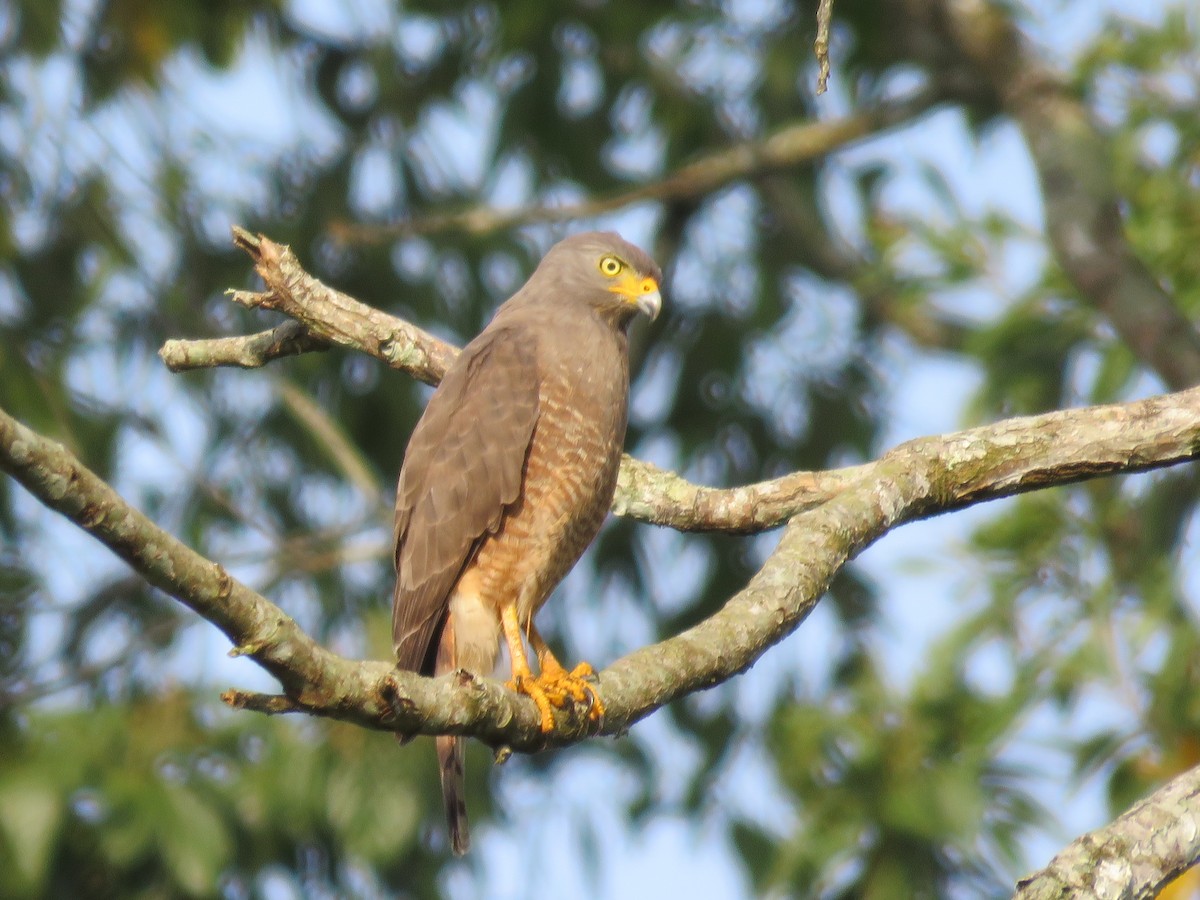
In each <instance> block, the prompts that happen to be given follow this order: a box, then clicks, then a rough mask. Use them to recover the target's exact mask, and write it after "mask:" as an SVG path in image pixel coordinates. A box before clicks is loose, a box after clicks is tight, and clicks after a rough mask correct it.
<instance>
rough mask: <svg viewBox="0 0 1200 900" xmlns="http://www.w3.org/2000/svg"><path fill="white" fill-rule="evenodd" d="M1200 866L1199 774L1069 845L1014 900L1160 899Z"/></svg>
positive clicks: (1192, 773) (1025, 882) (1027, 880)
mask: <svg viewBox="0 0 1200 900" xmlns="http://www.w3.org/2000/svg"><path fill="white" fill-rule="evenodd" d="M1198 861H1200V768H1195V769H1191V770H1190V771H1187V772H1184V773H1183V774H1182V775H1179V776H1177V777H1176V778H1174V779H1173V780H1171V781H1169V782H1167V784H1166V785H1164V786H1163V787H1161V788H1159V789H1158V790H1157V791H1155V792H1154V793H1153V794H1151V795H1150V796H1149V797H1147V798H1146V799H1145V800H1140V801H1138V802H1137V803H1135V804H1134V805H1133V806H1132V807H1131V808H1130V809H1129V810H1127V811H1126V812H1125V813H1123V814H1122V815H1121V816H1119V817H1118V818H1117V819H1116V820H1114V821H1113V822H1110V823H1109V824H1108V825H1105V826H1104V827H1103V828H1099V829H1097V830H1096V831H1092V832H1089V833H1088V834H1085V835H1084V836H1083V837H1081V838H1079V839H1078V840H1076V841H1073V842H1072V843H1071V844H1069V845H1068V846H1067V847H1066V849H1064V850H1063V851H1062V852H1061V853H1059V854H1058V855H1057V856H1056V857H1054V859H1052V860H1051V861H1050V864H1049V865H1048V866H1046V868H1044V869H1042V870H1041V871H1040V872H1035V873H1034V874H1032V875H1030V876H1028V877H1026V878H1023V879H1021V881H1020V883H1018V885H1017V892H1016V894H1015V895H1014V897H1015V898H1016V900H1073V898H1076V897H1093V898H1096V900H1141V898H1146V900H1149V898H1151V897H1157V896H1158V895H1159V892H1160V891H1161V890H1162V888H1163V887H1164V886H1166V884H1167V883H1168V882H1170V881H1171V880H1172V879H1174V878H1176V877H1177V876H1179V875H1180V874H1182V873H1183V872H1184V871H1186V870H1187V869H1189V868H1191V867H1192V866H1194V865H1195V864H1196V863H1197V862H1198Z"/></svg>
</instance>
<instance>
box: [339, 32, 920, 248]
mask: <svg viewBox="0 0 1200 900" xmlns="http://www.w3.org/2000/svg"><path fill="white" fill-rule="evenodd" d="M819 52H820V46H819V45H818V53H819ZM825 65H826V66H827V65H828V60H827V59H826V61H825ZM935 99H936V98H935V97H934V96H933V95H932V94H927V93H922V94H919V95H918V96H915V97H913V98H910V99H906V100H901V101H896V102H893V103H887V104H883V105H881V106H879V107H877V108H875V109H871V110H867V111H865V112H860V113H855V114H854V115H850V116H846V117H844V118H841V119H832V120H830V121H824V122H813V121H808V120H805V121H803V122H796V123H794V124H791V125H785V126H783V127H782V128H780V129H778V130H777V131H775V132H774V133H772V134H770V135H768V136H767V137H765V138H763V139H762V140H760V141H754V142H750V143H745V144H739V145H738V146H736V147H730V148H727V149H724V150H718V151H716V152H714V153H710V154H707V155H706V156H702V157H700V158H699V159H697V160H695V161H693V162H691V163H689V164H687V165H685V166H682V167H681V168H679V169H677V170H675V171H674V172H672V173H671V174H669V175H667V176H666V177H664V178H662V179H660V180H658V181H653V182H650V183H648V184H643V185H639V186H638V187H636V188H633V189H632V190H628V191H622V192H621V193H618V194H613V195H612V196H609V197H599V198H596V199H594V200H587V201H585V202H582V203H573V204H570V205H568V206H530V207H521V208H518V209H509V210H503V209H496V208H494V207H491V206H476V207H472V208H471V209H466V210H462V211H461V212H454V213H446V214H442V215H431V216H424V217H422V218H420V219H410V220H409V221H406V222H396V223H394V224H390V225H369V224H360V223H356V222H345V221H339V222H335V223H333V224H332V225H331V227H330V232H331V234H332V235H333V237H334V238H335V239H337V240H340V241H344V242H347V243H370V244H378V243H383V242H386V241H394V240H395V239H396V238H399V237H407V236H410V235H420V234H434V233H440V232H465V233H467V234H476V235H478V234H491V233H494V232H497V231H504V230H506V229H509V228H516V227H518V226H521V225H530V224H533V223H535V222H569V221H572V220H575V219H588V218H593V217H595V216H599V215H603V214H604V213H609V212H613V211H615V210H618V209H623V208H625V207H626V206H630V205H632V204H634V203H640V202H644V201H647V200H655V201H672V200H686V199H690V198H697V197H702V196H704V195H705V194H709V193H711V192H713V191H715V190H717V189H719V188H721V187H724V186H725V185H727V184H730V183H732V182H734V181H738V180H740V179H743V178H749V177H752V176H755V175H760V174H762V173H764V172H773V171H778V170H780V169H786V168H790V167H792V166H797V165H801V164H802V163H806V162H810V161H812V160H814V159H818V158H820V157H822V156H826V155H828V154H829V153H832V152H833V151H834V150H837V149H839V148H841V147H844V146H846V145H847V144H850V143H853V142H854V141H857V140H859V139H861V138H864V137H868V136H870V135H873V134H876V133H878V132H880V131H883V130H884V129H887V128H890V127H892V126H894V125H898V124H900V123H902V122H906V121H908V120H910V119H913V118H915V117H916V116H918V115H920V114H921V113H923V112H925V111H926V110H927V109H929V107H930V106H931V105H932V104H933V102H934V101H935Z"/></svg>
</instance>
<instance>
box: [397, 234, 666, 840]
mask: <svg viewBox="0 0 1200 900" xmlns="http://www.w3.org/2000/svg"><path fill="white" fill-rule="evenodd" d="M661 279H662V273H661V272H660V271H659V268H658V266H657V265H655V263H654V261H653V260H652V259H650V257H649V256H647V255H646V254H645V253H644V252H643V251H641V250H639V249H638V248H637V247H635V246H633V245H632V244H629V243H627V242H626V241H624V240H622V239H621V238H620V237H618V236H617V235H615V234H611V233H607V232H603V233H602V232H590V233H587V234H577V235H574V236H573V237H569V238H567V239H566V240H563V241H561V242H560V243H558V244H556V245H555V246H553V247H552V248H551V249H550V251H549V252H548V253H547V254H546V256H545V257H544V258H543V259H542V261H541V263H540V264H539V265H538V267H537V269H536V270H535V271H534V273H533V275H532V276H531V277H530V278H529V280H528V281H527V282H526V283H525V285H524V286H523V287H522V288H521V289H520V290H519V291H517V293H516V294H514V295H513V296H512V297H511V298H509V299H508V300H507V301H506V302H505V303H504V304H502V305H501V306H500V308H499V309H498V310H497V311H496V314H495V316H494V317H493V318H492V321H491V322H490V323H489V324H488V326H487V327H486V328H485V329H484V330H483V331H482V332H481V333H480V334H479V336H478V337H476V338H475V339H474V340H473V341H471V343H469V344H468V345H467V346H466V347H465V348H464V349H463V351H462V353H461V354H460V355H459V356H458V358H457V359H456V360H455V361H454V363H453V364H452V365H451V366H450V368H449V369H448V370H447V371H446V375H445V377H444V378H443V379H442V382H441V384H440V385H439V386H438V388H437V390H436V391H434V394H433V396H432V398H430V401H429V405H428V406H427V407H426V409H425V412H424V414H423V415H422V416H421V419H420V421H418V422H417V427H416V428H415V429H414V431H413V434H412V438H411V440H410V441H409V443H408V449H407V450H406V451H405V454H404V464H403V466H402V467H401V469H400V482H399V485H398V486H397V488H396V530H395V540H396V592H395V596H394V600H393V606H392V637H393V640H394V642H395V650H396V659H397V665H398V666H399V668H401V669H409V670H412V671H416V672H420V673H422V674H424V675H442V674H445V673H447V672H451V671H454V670H455V669H458V668H462V669H467V670H469V671H471V672H474V673H477V674H480V675H488V674H491V672H492V671H493V670H494V668H495V666H496V656H497V653H498V651H499V647H500V637H501V635H503V637H504V640H505V643H506V644H507V646H508V654H509V659H510V661H511V663H512V680H511V681H510V682H509V683H508V686H509V687H510V688H512V689H513V690H516V691H519V692H521V693H524V694H528V695H529V696H530V697H531V698H532V699H533V700H534V702H535V703H536V704H537V706H538V710H539V711H540V713H541V717H542V730H543V731H549V730H551V729H552V728H553V727H554V713H553V707H555V706H558V707H563V706H565V705H566V704H567V703H568V701H577V702H584V703H587V704H588V707H589V715H590V716H591V717H592V718H593V719H597V720H598V719H599V718H600V716H601V715H602V714H603V710H604V707H603V704H602V703H601V701H600V698H599V696H598V695H597V693H596V689H595V688H594V687H593V686H592V685H591V684H590V683H589V682H588V681H586V680H585V679H586V678H587V676H589V675H591V674H592V668H591V666H589V665H588V664H587V663H580V664H579V666H577V667H576V668H575V669H574V670H573V671H571V672H568V671H567V670H565V669H564V668H563V667H562V665H560V664H559V662H558V661H557V660H556V659H555V658H554V656H553V654H552V653H551V652H550V648H549V647H548V646H546V642H545V641H544V640H543V639H542V636H541V635H540V634H539V633H538V630H537V628H536V627H535V626H534V624H533V617H534V614H535V613H536V612H537V611H538V609H539V608H540V607H541V606H542V604H543V603H544V602H545V601H546V598H547V597H548V596H549V595H550V592H551V591H552V590H554V588H555V586H556V585H557V584H558V583H559V582H560V581H561V580H562V578H563V576H565V575H566V574H567V572H568V571H569V570H570V568H571V567H572V566H573V565H574V564H575V563H576V561H577V560H578V559H579V557H580V555H581V554H582V553H583V551H584V548H586V547H587V545H588V544H589V543H591V541H592V539H593V538H594V537H595V536H596V532H597V531H598V530H599V529H600V524H601V522H603V520H604V516H605V514H606V513H607V512H608V508H609V505H610V504H611V502H612V497H613V491H614V489H615V487H616V480H617V468H618V466H619V465H620V461H621V447H622V444H623V443H624V440H625V420H626V408H627V405H628V399H629V352H628V342H627V338H626V333H627V330H628V327H629V323H630V321H631V320H632V319H633V317H634V316H635V315H636V314H637V313H638V312H639V311H641V312H644V313H646V314H647V315H648V316H650V318H652V319H653V318H654V317H655V316H657V315H658V312H659V309H660V307H661V304H662V297H661V295H660V294H659V282H660V281H661ZM522 634H524V635H526V636H527V637H528V639H529V643H530V646H531V647H532V648H533V651H534V653H536V654H537V659H538V665H539V670H540V673H539V674H538V675H537V676H536V677H535V676H534V675H533V673H532V671H531V670H530V668H529V661H528V657H527V655H526V652H525V647H524V644H523V642H522ZM436 743H437V753H438V762H439V765H440V767H441V778H442V794H443V797H444V799H445V803H446V816H447V820H448V823H449V827H450V845H451V848H452V849H453V850H454V852H455V853H456V854H462V853H465V852H466V851H467V848H468V847H469V846H470V838H469V836H468V833H467V814H466V806H465V804H464V801H463V739H462V738H460V737H450V736H443V737H438V738H437V739H436Z"/></svg>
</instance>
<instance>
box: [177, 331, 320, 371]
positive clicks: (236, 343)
mask: <svg viewBox="0 0 1200 900" xmlns="http://www.w3.org/2000/svg"><path fill="white" fill-rule="evenodd" d="M328 349H329V342H328V341H326V340H323V339H322V338H319V337H316V336H315V335H314V334H312V332H310V331H309V330H308V329H307V328H305V327H304V326H303V325H302V324H300V323H299V322H295V321H288V322H284V323H283V324H282V325H278V326H276V327H275V328H269V329H267V330H266V331H260V332H258V334H247V335H242V336H238V337H223V338H211V339H209V340H204V341H167V342H166V343H165V344H163V345H162V348H161V349H160V350H159V351H158V355H159V356H160V357H162V361H163V362H165V363H166V364H167V368H168V369H170V370H171V371H172V372H187V371H189V370H191V369H211V368H213V367H214V366H237V367H238V368H241V369H257V368H259V367H260V366H265V365H266V364H267V363H269V362H270V361H271V360H273V359H280V358H282V357H285V356H299V355H300V354H301V353H311V352H314V351H320V350H328Z"/></svg>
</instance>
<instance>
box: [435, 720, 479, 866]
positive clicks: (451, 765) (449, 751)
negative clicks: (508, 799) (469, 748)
mask: <svg viewBox="0 0 1200 900" xmlns="http://www.w3.org/2000/svg"><path fill="white" fill-rule="evenodd" d="M434 740H435V741H436V742H437V755H438V768H439V769H440V770H441V773H442V799H443V800H444V801H445V804H446V825H447V826H448V828H449V829H450V849H451V850H453V851H454V855H455V856H462V855H463V854H464V853H466V852H467V851H468V850H470V849H471V832H470V831H469V829H468V828H467V798H466V795H465V793H464V783H463V770H464V767H463V757H464V755H465V754H464V753H463V749H464V748H463V739H462V738H460V737H439V738H435V739H434Z"/></svg>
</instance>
